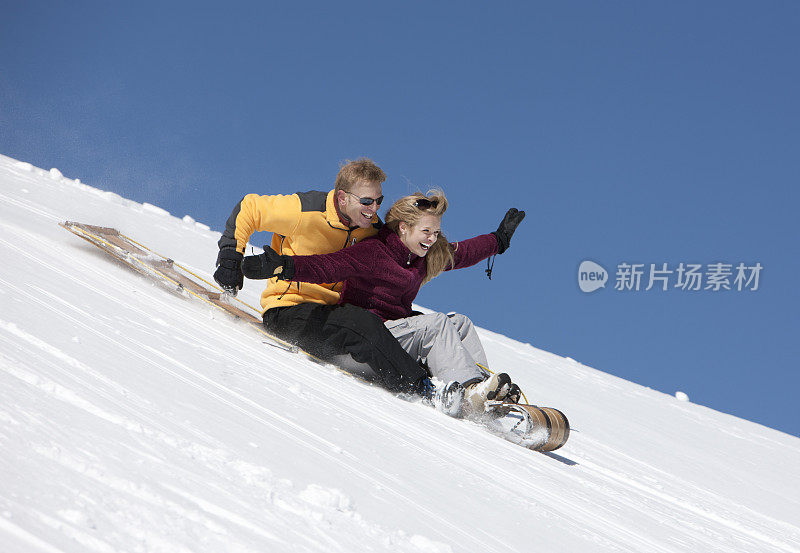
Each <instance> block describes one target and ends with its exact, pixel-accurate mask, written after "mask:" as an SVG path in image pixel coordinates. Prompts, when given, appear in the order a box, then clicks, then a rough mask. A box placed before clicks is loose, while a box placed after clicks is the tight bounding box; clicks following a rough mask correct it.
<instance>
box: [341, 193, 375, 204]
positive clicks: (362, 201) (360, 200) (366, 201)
mask: <svg viewBox="0 0 800 553" xmlns="http://www.w3.org/2000/svg"><path fill="white" fill-rule="evenodd" d="M345 193H346V194H350V195H351V196H356V195H355V194H353V193H352V192H347V190H345ZM356 198H358V203H360V204H361V205H372V202H375V203H376V204H378V205H381V204H382V203H383V196H379V197H377V198H362V197H361V196H356Z"/></svg>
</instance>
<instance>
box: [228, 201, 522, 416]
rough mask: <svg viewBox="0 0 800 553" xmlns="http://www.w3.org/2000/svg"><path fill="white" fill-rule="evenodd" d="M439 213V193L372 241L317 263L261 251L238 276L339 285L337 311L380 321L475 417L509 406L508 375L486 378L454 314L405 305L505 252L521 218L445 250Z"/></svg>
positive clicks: (467, 328)
mask: <svg viewBox="0 0 800 553" xmlns="http://www.w3.org/2000/svg"><path fill="white" fill-rule="evenodd" d="M446 210H447V199H446V198H445V196H444V194H443V193H441V192H438V191H432V192H429V193H428V195H427V196H426V195H423V194H420V193H417V194H413V195H411V196H406V197H404V198H401V199H399V200H398V201H397V202H395V203H394V205H393V206H392V207H391V208H390V209H389V211H388V213H387V214H386V223H385V225H384V227H383V228H382V229H381V230H380V232H379V233H378V235H377V236H376V237H374V238H369V239H366V240H363V241H362V242H359V243H357V244H354V245H353V246H350V247H347V248H344V249H343V250H339V251H337V252H334V253H330V254H324V255H303V256H287V255H279V254H278V253H276V252H275V251H273V250H271V249H270V248H268V247H267V248H265V252H264V253H263V254H261V255H258V256H250V257H247V258H245V261H244V263H243V264H242V269H243V272H244V274H245V276H247V277H248V278H272V277H277V278H278V279H282V280H295V281H299V282H310V283H326V282H340V281H344V289H343V291H342V295H341V303H350V304H354V305H357V306H359V307H363V308H365V309H367V310H369V311H371V312H373V313H375V314H376V315H378V316H379V317H381V318H382V319H383V320H384V324H385V325H386V326H387V328H388V329H389V330H390V332H391V333H392V334H393V335H394V336H395V337H396V338H397V339H398V341H399V342H400V344H401V345H402V346H403V348H404V349H406V351H408V352H409V353H410V354H411V355H412V356H413V357H416V358H417V359H419V360H420V362H422V363H424V364H425V365H426V366H427V367H428V369H429V370H430V372H431V375H432V376H433V377H434V378H437V379H439V380H440V381H442V382H444V383H450V384H449V385H448V386H446V387H445V388H446V389H447V390H448V391H447V393H448V394H456V395H458V394H461V393H463V392H462V391H460V388H461V387H462V386H463V388H464V389H465V391H466V393H465V397H466V399H467V403H466V406H467V408H468V409H471V410H473V411H481V410H482V407H483V404H484V402H485V401H486V400H487V399H503V398H508V399H510V400H513V401H516V400H517V399H518V398H519V388H518V387H516V385H514V384H512V382H511V379H510V378H509V377H508V375H507V374H505V373H501V374H490V373H489V372H488V370H487V368H486V367H487V361H486V354H485V352H484V350H483V346H482V345H481V343H480V339H479V338H478V335H477V333H476V332H475V328H474V326H473V324H472V321H470V320H469V318H467V317H466V316H464V315H460V314H456V313H452V314H449V315H444V314H443V313H429V314H420V313H417V312H414V311H413V310H412V307H411V304H412V302H413V301H414V298H415V297H416V296H417V292H419V289H420V287H421V286H422V285H423V284H425V283H426V282H428V281H430V280H431V279H432V278H434V277H436V276H438V275H439V274H440V273H442V272H443V271H448V270H451V269H461V268H463V267H469V266H472V265H475V264H476V263H478V262H480V261H482V260H484V259H486V258H488V257H490V256H492V255H495V254H498V253H503V252H504V251H505V250H506V249H508V247H509V243H510V240H511V236H512V235H513V233H514V231H515V230H516V227H517V225H519V223H520V222H521V221H522V219H523V218H524V217H525V212H524V211H517V210H516V209H511V210H509V211H508V213H506V216H505V217H504V218H503V221H502V222H501V223H500V227H499V228H498V229H497V231H495V232H493V233H490V234H483V235H480V236H476V237H474V238H470V239H468V240H463V241H461V242H453V243H450V242H448V241H447V239H446V238H445V237H444V235H442V233H441V220H442V215H444V213H445V211H446ZM459 383H460V384H459Z"/></svg>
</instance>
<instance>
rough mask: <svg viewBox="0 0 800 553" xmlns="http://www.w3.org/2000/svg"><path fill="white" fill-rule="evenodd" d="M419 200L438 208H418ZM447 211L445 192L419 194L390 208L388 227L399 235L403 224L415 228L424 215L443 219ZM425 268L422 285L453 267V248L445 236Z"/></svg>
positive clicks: (427, 256) (435, 245)
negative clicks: (426, 271)
mask: <svg viewBox="0 0 800 553" xmlns="http://www.w3.org/2000/svg"><path fill="white" fill-rule="evenodd" d="M419 199H425V200H428V201H430V202H432V203H435V204H436V206H435V207H434V206H433V205H431V206H430V207H428V208H425V209H423V208H420V207H417V206H416V205H415V204H416V202H417V200H419ZM445 211H447V198H446V197H445V195H444V192H442V191H441V190H429V191H428V194H427V195H425V194H423V193H421V192H417V193H415V194H412V195H410V196H405V197H403V198H400V199H399V200H397V201H396V202H395V203H394V204H393V205H392V207H390V208H389V211H388V212H387V213H386V226H387V227H389V228H390V229H391V230H393V231H394V232H396V233H398V234H399V233H400V223H401V222H402V223H405V224H407V225H410V226H412V227H413V226H414V225H416V224H417V223H419V220H420V219H422V216H423V215H436V216H438V217H441V216H442V215H444V212H445ZM425 266H426V268H427V270H428V274H427V275H425V280H423V281H422V284H425V283H427V282H429V281H430V280H431V279H432V278H435V277H437V276H439V275H440V274H441V273H442V271H445V270H447V269H448V268H452V267H453V248H452V246H450V242H448V241H447V238H445V237H444V234H442V233H439V236H438V237H437V238H436V242H434V243H433V245H432V246H431V248H430V249H429V250H428V253H427V255H426V256H425Z"/></svg>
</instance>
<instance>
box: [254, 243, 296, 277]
mask: <svg viewBox="0 0 800 553" xmlns="http://www.w3.org/2000/svg"><path fill="white" fill-rule="evenodd" d="M242 272H243V273H244V276H246V277H247V278H254V279H263V278H273V277H278V278H279V279H280V280H292V277H293V276H294V261H293V260H292V257H291V256H289V255H280V254H279V253H278V252H276V251H275V250H273V249H272V248H270V247H269V246H264V253H262V254H259V255H248V256H247V257H245V258H244V261H243V262H242Z"/></svg>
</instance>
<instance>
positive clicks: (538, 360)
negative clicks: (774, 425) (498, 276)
mask: <svg viewBox="0 0 800 553" xmlns="http://www.w3.org/2000/svg"><path fill="white" fill-rule="evenodd" d="M68 219H69V220H79V221H84V222H87V223H92V224H97V225H102V226H112V227H117V228H119V229H120V230H122V231H123V232H125V233H126V234H128V235H131V236H133V237H135V238H136V239H137V240H139V241H141V242H143V243H146V244H148V245H151V246H152V247H153V248H154V249H155V250H157V251H161V252H164V253H166V254H168V255H170V256H174V257H175V258H176V259H178V260H180V261H181V262H183V263H185V264H186V265H189V266H192V267H198V268H200V269H198V271H199V272H201V273H203V272H205V270H208V269H210V267H211V265H212V262H213V259H214V255H215V251H216V246H215V241H216V239H217V238H218V236H219V235H218V234H216V233H213V232H211V231H208V230H205V229H203V228H202V227H201V226H199V225H196V224H189V223H187V222H186V221H183V220H180V219H176V218H173V217H170V216H168V215H167V214H165V213H164V212H163V210H159V209H153V208H147V207H146V206H145V207H143V206H140V205H139V204H135V203H134V202H130V201H128V200H125V199H123V198H120V197H119V196H116V195H113V194H108V193H105V192H102V191H98V190H96V189H93V188H91V187H87V186H86V185H83V184H79V183H75V182H73V181H70V180H69V179H66V178H63V177H60V176H59V175H58V174H56V173H51V172H47V171H42V170H40V169H36V168H33V167H31V166H29V165H27V164H20V163H15V162H14V161H13V160H9V159H8V158H4V157H2V156H0V255H2V258H3V260H4V270H3V271H2V273H0V451H2V453H1V454H0V550H2V551H3V552H4V553H5V552H8V553H17V552H23V551H24V552H28V551H34V552H36V551H43V552H46V551H58V552H65V553H66V552H85V551H90V552H94V551H97V552H107V551H108V552H111V551H165V552H167V551H169V552H180V551H192V552H196V551H226V552H256V551H342V552H345V551H347V552H350V551H402V552H406V551H408V552H411V551H421V552H427V553H439V552H441V553H444V552H448V551H457V552H462V551H463V552H467V551H487V552H497V553H499V552H509V551H520V552H523V551H525V552H527V551H534V550H553V551H643V552H644V551H646V552H663V553H673V552H682V551H692V552H695V551H721V552H734V551H766V552H771V551H775V552H793V551H794V552H797V551H800V528H798V526H797V525H796V521H797V520H800V516H798V515H800V503H799V502H798V499H797V497H800V493H798V492H799V491H800V476H798V471H797V467H798V466H800V440H798V439H796V438H793V437H790V436H787V435H785V434H781V433H779V432H776V431H773V430H770V429H768V428H764V427H761V426H758V425H755V424H752V423H749V422H747V421H742V420H739V419H735V418H733V417H729V416H727V415H723V414H720V413H716V412H713V411H711V410H708V409H705V408H703V407H701V406H697V405H692V404H690V403H683V402H677V401H676V400H675V399H674V398H672V397H669V396H666V395H663V394H659V393H657V392H653V391H652V390H647V389H644V388H642V387H640V386H637V385H635V384H631V383H628V382H625V381H622V380H620V379H618V378H615V377H612V376H609V375H605V374H603V373H600V372H598V371H595V370H594V369H591V368H589V367H586V366H584V365H581V364H580V363H577V362H575V361H573V360H571V359H564V358H561V357H558V356H555V355H552V354H549V353H547V352H543V351H540V350H536V349H535V348H533V347H531V346H530V345H527V344H520V343H518V342H515V341H513V340H510V339H508V338H505V337H503V336H500V335H497V334H494V333H491V332H488V331H483V330H481V331H480V332H481V335H482V337H483V338H484V340H485V344H486V346H487V352H488V354H489V359H490V363H491V364H492V365H494V366H495V367H502V368H503V369H504V370H507V371H508V372H510V373H512V374H513V375H514V377H515V380H517V381H518V382H519V383H520V384H521V385H522V387H523V389H525V390H526V393H527V394H528V396H529V399H530V400H531V401H532V402H534V403H537V404H540V405H547V406H554V407H558V408H560V409H562V410H563V411H564V412H565V413H566V414H567V415H568V417H569V418H570V421H571V423H572V426H573V429H574V432H573V434H572V436H571V437H570V441H569V442H568V443H567V445H566V446H565V447H564V448H563V449H561V450H559V451H558V452H557V453H554V454H549V455H543V454H539V453H534V452H530V451H527V450H524V449H522V448H520V447H518V446H515V445H513V444H510V443H508V442H505V441H503V440H502V439H500V438H497V437H495V436H492V435H490V434H488V433H487V432H486V431H485V430H484V429H482V428H480V427H479V426H477V425H474V424H471V423H468V422H464V421H457V420H453V419H450V418H448V417H445V416H443V415H441V414H439V413H436V412H434V411H432V410H431V409H429V408H427V407H425V406H423V405H421V404H419V403H415V402H407V401H402V400H399V399H397V398H395V397H394V396H392V395H391V394H388V393H386V392H385V391H383V390H380V389H378V388H375V387H372V386H369V385H366V384H364V383H362V382H359V381H357V380H355V379H352V378H350V377H348V376H346V375H344V374H342V373H341V372H339V371H337V370H335V369H333V368H331V367H327V366H324V365H319V364H316V363H313V362H311V361H308V360H305V359H303V358H301V357H299V356H296V355H293V354H291V353H289V352H286V351H283V350H281V349H278V348H274V347H272V346H269V345H266V344H264V343H263V337H262V336H261V335H260V334H258V333H257V332H255V331H254V330H253V329H251V328H249V327H247V326H246V325H242V324H239V323H237V322H235V321H233V320H231V319H230V318H228V317H227V316H225V315H222V314H220V313H218V312H216V311H215V310H211V309H210V308H208V307H207V306H205V305H203V304H201V303H199V302H195V301H192V300H191V299H189V298H184V297H181V296H180V295H178V294H174V293H170V292H169V291H167V290H166V289H165V288H164V287H162V286H158V285H154V284H153V283H152V282H151V281H149V280H148V279H146V278H144V277H142V276H140V275H137V274H135V273H133V272H131V271H130V270H128V269H127V268H126V267H124V266H123V265H122V264H119V263H116V262H114V261H112V260H110V259H109V258H107V257H106V256H105V255H104V254H102V253H101V252H99V251H98V250H97V249H95V248H94V247H93V246H91V245H88V244H86V243H84V242H83V241H81V240H79V239H77V238H76V237H74V236H73V235H71V234H69V233H67V232H65V231H64V230H62V229H61V228H59V227H58V226H57V224H56V223H57V222H59V221H63V220H68ZM206 274H207V273H206ZM432 285H435V284H432ZM259 292H260V288H259V286H258V283H253V282H250V283H248V284H247V286H246V289H245V290H244V291H243V292H242V295H243V296H244V299H245V300H246V301H248V302H249V303H251V304H256V303H257V296H258V293H259ZM467 307H468V306H466V305H464V306H453V308H454V309H458V310H462V311H463V310H465V309H466V308H467ZM478 322H479V321H478Z"/></svg>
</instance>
